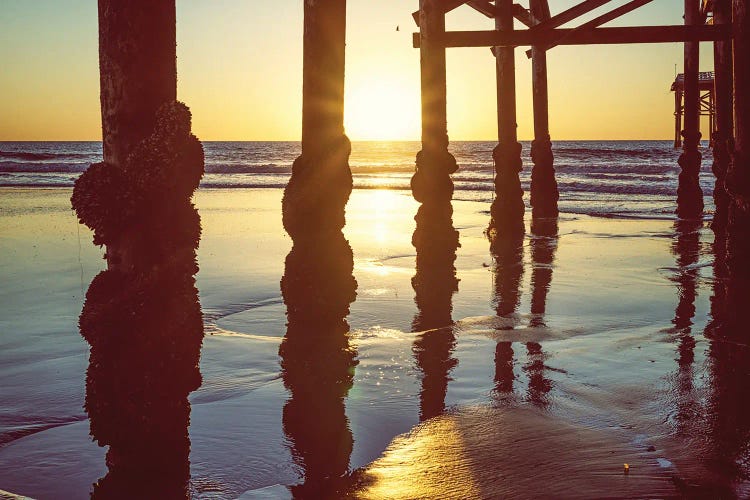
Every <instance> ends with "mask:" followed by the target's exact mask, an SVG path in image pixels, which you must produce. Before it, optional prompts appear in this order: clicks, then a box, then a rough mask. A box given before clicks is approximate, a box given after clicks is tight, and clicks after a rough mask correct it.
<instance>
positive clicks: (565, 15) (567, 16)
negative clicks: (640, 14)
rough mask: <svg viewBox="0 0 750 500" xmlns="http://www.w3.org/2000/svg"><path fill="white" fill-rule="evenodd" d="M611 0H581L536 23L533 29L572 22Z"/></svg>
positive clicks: (545, 28) (544, 28) (553, 26)
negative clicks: (581, 0)
mask: <svg viewBox="0 0 750 500" xmlns="http://www.w3.org/2000/svg"><path fill="white" fill-rule="evenodd" d="M610 1H611V0H585V1H584V2H581V3H579V4H578V5H574V6H573V7H571V8H569V9H568V10H565V11H563V12H560V13H559V14H557V15H556V16H552V17H550V18H549V19H546V20H544V21H542V22H541V23H539V24H536V25H535V26H534V27H532V28H531V29H533V30H538V31H541V30H547V29H552V28H557V27H558V26H562V25H563V24H565V23H567V22H570V21H572V20H573V19H575V18H577V17H580V16H582V15H584V14H586V13H587V12H591V11H592V10H594V9H596V8H599V7H601V6H602V5H604V4H605V3H609V2H610Z"/></svg>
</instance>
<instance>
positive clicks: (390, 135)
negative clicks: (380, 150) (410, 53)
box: [344, 80, 420, 140]
mask: <svg viewBox="0 0 750 500" xmlns="http://www.w3.org/2000/svg"><path fill="white" fill-rule="evenodd" d="M344 109H345V111H344V126H345V128H346V132H347V134H348V135H349V137H350V138H351V139H353V140H403V139H408V138H418V137H419V126H420V124H419V114H418V113H419V92H418V89H416V88H414V87H411V88H410V87H408V86H407V85H406V84H404V83H402V82H398V81H396V80H391V81H385V80H380V81H371V82H365V83H363V84H362V85H361V86H358V87H355V88H354V89H352V90H351V91H350V92H349V94H348V95H347V96H346V105H345V108H344Z"/></svg>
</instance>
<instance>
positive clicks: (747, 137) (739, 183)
mask: <svg viewBox="0 0 750 500" xmlns="http://www.w3.org/2000/svg"><path fill="white" fill-rule="evenodd" d="M732 5H733V25H734V37H735V38H734V49H733V68H734V71H733V73H734V144H733V147H732V148H731V155H730V163H729V167H728V170H727V176H726V182H725V185H726V189H727V193H728V194H729V197H730V202H729V211H728V219H727V267H728V270H729V281H728V290H727V304H728V309H729V311H730V314H729V316H730V318H731V319H732V320H734V321H736V322H737V324H742V322H743V321H745V320H744V307H745V306H746V304H747V297H748V293H750V259H748V256H750V92H749V90H750V64H748V61H750V16H748V0H734V2H733V4H732Z"/></svg>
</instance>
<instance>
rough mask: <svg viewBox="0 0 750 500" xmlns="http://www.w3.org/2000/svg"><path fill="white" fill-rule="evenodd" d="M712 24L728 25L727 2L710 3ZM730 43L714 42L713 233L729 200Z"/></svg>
mask: <svg viewBox="0 0 750 500" xmlns="http://www.w3.org/2000/svg"><path fill="white" fill-rule="evenodd" d="M714 24H716V25H731V24H732V4H731V1H730V0H718V1H716V2H714ZM732 95H733V90H732V41H731V40H721V41H717V42H714V110H715V111H714V113H715V120H714V126H715V128H716V132H714V133H713V136H712V142H713V165H712V170H713V173H714V176H715V177H716V183H715V185H714V204H715V206H716V211H715V212H714V220H713V223H712V228H713V229H714V231H723V229H724V228H725V227H726V223H727V211H728V206H729V197H728V195H727V192H726V188H725V187H724V183H725V181H726V174H727V168H728V165H729V143H730V141H731V138H732V135H733V133H734V130H733V129H734V123H733V122H734V118H733V115H734V113H733V111H732V100H733V99H732Z"/></svg>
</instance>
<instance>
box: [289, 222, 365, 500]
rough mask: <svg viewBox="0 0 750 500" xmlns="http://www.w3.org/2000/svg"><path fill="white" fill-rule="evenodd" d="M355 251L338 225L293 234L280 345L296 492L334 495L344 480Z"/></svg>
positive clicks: (308, 495) (353, 354) (340, 491)
mask: <svg viewBox="0 0 750 500" xmlns="http://www.w3.org/2000/svg"><path fill="white" fill-rule="evenodd" d="M353 266H354V263H353V257H352V250H351V248H350V247H349V243H348V242H347V241H346V239H345V238H344V236H343V235H342V234H341V232H336V231H331V232H326V233H324V234H322V235H305V236H298V237H297V238H295V241H294V247H293V248H292V251H291V252H290V253H289V255H288V256H287V258H286V267H285V272H284V276H283V278H282V280H281V289H282V294H283V296H284V303H285V304H286V307H287V319H288V323H287V331H286V335H285V337H284V340H283V341H282V343H281V347H280V348H279V355H280V356H281V368H282V378H283V380H284V385H285V386H286V388H287V389H288V390H289V394H290V396H289V399H288V400H287V402H286V404H285V405H284V410H283V416H282V419H283V428H284V434H285V435H286V436H287V439H288V440H289V444H288V446H289V448H290V451H291V454H292V457H293V459H294V462H295V463H296V464H297V466H298V467H299V469H300V472H301V475H302V478H303V479H302V482H301V484H298V485H296V486H292V487H291V491H292V494H293V495H294V497H295V498H336V497H338V496H341V495H343V494H344V492H345V490H346V489H347V487H348V480H347V473H348V471H349V460H350V456H351V453H352V447H353V445H354V439H353V437H352V432H351V429H350V427H349V420H348V419H347V417H346V407H345V403H344V400H345V398H346V396H347V394H348V392H349V390H350V389H351V387H352V381H353V378H354V368H355V366H356V365H357V360H356V351H355V350H354V348H353V347H352V346H351V344H350V340H349V325H348V323H347V321H346V317H347V315H348V314H349V305H350V304H351V303H352V302H353V301H354V299H355V297H356V289H357V282H356V281H355V279H354V277H353V276H352V271H353Z"/></svg>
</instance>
